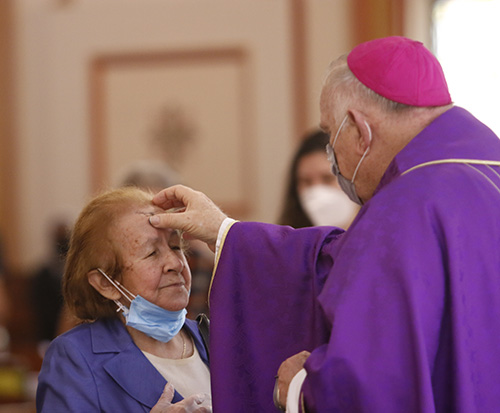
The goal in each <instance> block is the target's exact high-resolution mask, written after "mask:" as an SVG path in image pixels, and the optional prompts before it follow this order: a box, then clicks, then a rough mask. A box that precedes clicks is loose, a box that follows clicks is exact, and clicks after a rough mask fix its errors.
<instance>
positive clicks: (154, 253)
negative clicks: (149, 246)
mask: <svg viewBox="0 0 500 413" xmlns="http://www.w3.org/2000/svg"><path fill="white" fill-rule="evenodd" d="M155 255H156V250H155V251H151V252H150V253H149V254H148V255H146V258H149V257H154V256H155Z"/></svg>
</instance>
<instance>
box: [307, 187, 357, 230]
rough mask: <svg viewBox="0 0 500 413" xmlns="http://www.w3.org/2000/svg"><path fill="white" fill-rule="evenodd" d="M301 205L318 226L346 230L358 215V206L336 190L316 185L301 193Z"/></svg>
mask: <svg viewBox="0 0 500 413" xmlns="http://www.w3.org/2000/svg"><path fill="white" fill-rule="evenodd" d="M299 196H300V203H301V205H302V208H304V211H306V213H307V215H308V216H309V218H310V219H311V221H312V223H313V224H314V225H316V226H321V225H328V226H335V227H341V228H345V226H346V225H347V224H349V221H350V220H351V219H352V217H353V216H354V214H355V213H356V209H357V207H356V205H355V204H354V203H353V202H351V201H349V199H347V197H346V196H345V195H344V194H343V193H342V191H339V190H338V189H336V188H333V187H331V186H329V185H314V186H310V187H309V188H306V189H304V190H303V191H302V192H301V193H300V195H299Z"/></svg>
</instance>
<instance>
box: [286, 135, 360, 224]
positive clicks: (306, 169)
mask: <svg viewBox="0 0 500 413" xmlns="http://www.w3.org/2000/svg"><path fill="white" fill-rule="evenodd" d="M329 139H330V138H329V136H328V135H327V134H326V133H324V132H322V131H315V132H312V133H311V134H309V135H307V136H306V137H305V138H304V140H303V141H302V142H301V144H300V146H299V147H298V148H297V152H296V153H295V155H294V157H293V159H292V163H291V165H290V171H289V174H288V182H287V186H286V192H285V197H284V202H283V208H282V210H281V214H280V217H279V220H278V224H280V225H290V226H291V227H294V228H303V227H312V226H317V225H333V226H337V227H340V228H344V229H346V228H347V227H348V226H349V224H350V223H351V221H352V220H353V219H354V216H355V215H356V213H357V211H358V207H357V205H356V204H355V203H354V202H351V201H350V200H349V198H348V197H347V196H346V195H345V194H344V193H343V192H342V190H341V189H340V187H339V185H338V183H337V178H336V177H335V176H334V175H333V174H332V170H331V165H330V162H329V161H328V159H327V156H326V150H325V148H326V144H327V143H328V141H329Z"/></svg>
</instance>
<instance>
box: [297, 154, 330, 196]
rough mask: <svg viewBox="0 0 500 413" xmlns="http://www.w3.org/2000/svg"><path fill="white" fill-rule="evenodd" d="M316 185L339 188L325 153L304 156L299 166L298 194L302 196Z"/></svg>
mask: <svg viewBox="0 0 500 413" xmlns="http://www.w3.org/2000/svg"><path fill="white" fill-rule="evenodd" d="M314 185H331V186H334V187H338V183H337V178H336V177H335V176H334V175H333V173H332V170H331V166H330V162H329V161H328V159H327V157H326V153H325V152H324V151H317V152H312V153H309V154H307V155H304V156H303V157H302V158H301V159H300V160H299V162H298V164H297V192H298V193H299V194H300V193H301V192H302V191H303V190H304V189H306V188H309V187H310V186H314Z"/></svg>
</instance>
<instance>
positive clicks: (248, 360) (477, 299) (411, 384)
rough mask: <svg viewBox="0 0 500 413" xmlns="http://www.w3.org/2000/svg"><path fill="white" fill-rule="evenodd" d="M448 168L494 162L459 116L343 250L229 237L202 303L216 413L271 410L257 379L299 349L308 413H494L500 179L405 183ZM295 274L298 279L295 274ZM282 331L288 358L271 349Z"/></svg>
mask: <svg viewBox="0 0 500 413" xmlns="http://www.w3.org/2000/svg"><path fill="white" fill-rule="evenodd" d="M443 159H474V160H490V161H496V162H498V161H500V140H499V139H498V138H497V137H496V136H495V134H494V133H493V132H492V131H491V130H490V129H488V128H487V127H486V126H484V125H483V124H481V123H480V122H479V121H477V120H476V119H475V118H474V117H473V116H471V115H470V114H469V113H468V112H467V111H465V110H463V109H461V108H458V107H454V108H452V109H450V110H449V111H447V112H446V113H444V114H443V115H441V116H440V117H438V118H437V119H436V120H434V122H432V123H431V124H430V125H429V126H428V127H427V128H425V129H424V130H423V131H422V132H421V133H420V134H419V135H417V136H416V137H415V138H414V139H413V140H412V141H411V142H410V143H409V144H408V145H407V146H406V147H405V148H404V149H403V150H402V151H401V152H400V153H399V154H398V155H397V156H396V157H395V158H394V160H393V162H392V163H391V164H390V165H389V167H388V169H387V171H386V173H385V175H384V176H383V178H382V180H381V182H380V185H379V187H378V188H377V190H376V192H375V194H374V196H373V197H372V199H371V200H370V201H368V202H367V203H366V204H365V205H364V206H363V208H362V209H361V210H360V212H359V214H358V216H357V217H356V219H355V221H354V222H353V224H352V225H351V227H350V228H349V230H348V231H347V232H346V233H345V234H344V235H343V236H342V237H338V236H337V237H335V236H332V235H333V234H330V239H325V235H326V234H327V232H325V231H326V230H325V229H324V228H313V229H309V230H307V231H304V232H303V233H301V231H303V230H289V229H288V230H287V229H283V227H279V226H265V227H263V226H262V225H259V224H252V223H247V224H243V223H241V224H235V225H233V227H232V228H231V229H230V231H229V233H228V236H227V239H226V241H225V244H224V246H223V250H222V253H221V256H220V260H219V265H218V267H217V270H216V273H215V279H214V284H213V289H212V293H211V298H210V301H211V305H212V311H211V316H212V338H211V342H212V349H211V351H212V355H213V354H214V352H215V353H219V354H218V356H217V360H215V359H213V360H212V363H211V367H212V372H213V374H214V379H215V380H214V382H213V383H212V390H213V393H214V398H215V399H217V400H220V399H218V398H219V396H218V395H221V396H220V397H224V398H225V400H224V401H221V405H220V406H228V407H229V409H225V408H224V407H221V409H220V410H216V411H219V412H222V413H225V412H232V411H238V412H272V411H274V410H273V408H272V401H271V400H270V399H271V398H272V397H271V396H272V384H273V383H272V382H273V380H272V379H271V380H269V378H268V377H262V376H261V374H263V373H264V372H265V373H266V374H274V373H272V371H271V370H273V369H274V372H276V370H277V368H278V366H279V364H280V363H281V362H282V361H283V360H284V359H285V358H286V357H288V356H289V354H285V353H288V349H289V350H290V351H295V350H297V351H295V352H298V351H300V350H302V349H304V344H309V345H311V346H313V347H314V350H313V351H312V354H311V356H310V357H309V359H308V360H307V362H306V365H305V367H306V370H307V378H306V380H305V382H304V385H303V387H302V391H303V396H304V400H305V404H306V406H307V411H309V412H370V413H372V412H375V413H377V412H384V413H391V412H398V413H399V412H405V413H411V412H463V413H474V412H478V413H479V412H498V411H500V367H499V366H500V338H499V337H500V208H499V205H500V189H499V188H500V167H498V166H487V165H473V164H467V165H466V164H463V163H445V164H435V165H429V166H425V167H421V168H418V169H415V170H412V171H409V172H408V173H406V174H405V171H408V170H409V169H410V168H412V167H414V166H416V165H420V164H422V163H424V162H429V161H435V160H443ZM283 233H285V234H286V236H285V237H284V238H285V241H288V242H284V243H280V242H281V240H282V238H283V235H282V234H283ZM304 243H306V245H307V246H314V249H315V252H314V254H313V253H311V251H310V248H308V247H306V245H304ZM270 244H272V246H271V245H270ZM259 248H261V249H266V250H267V251H266V253H263V254H262V256H259V254H258V253H256V252H255V251H256V250H257V249H259ZM328 258H329V259H328ZM254 261H256V262H254ZM297 263H300V266H301V268H303V271H297V270H294V271H291V274H290V266H293V267H294V268H295V266H296V265H297ZM319 269H320V270H319ZM309 271H310V273H309ZM287 275H288V276H289V277H290V279H288V277H287ZM235 278H244V279H246V281H245V282H242V281H241V280H237V281H235V280H234V279H235ZM287 279H288V282H289V283H290V285H288V284H286V283H285V281H284V280H287ZM312 286H314V291H312V290H311V287H312ZM293 289H296V291H295V292H294V291H292V290H293ZM317 289H321V291H320V292H319V291H318V290H317ZM264 290H265V291H264ZM284 290H286V292H285V291H284ZM284 292H285V294H283V293H284ZM260 294H263V298H262V300H260V301H257V300H258V297H260ZM289 294H290V297H293V300H294V301H293V302H292V301H289V302H283V301H282V297H283V295H284V296H288V295H289ZM318 294H319V296H318ZM316 298H317V302H312V301H314V300H315V299H316ZM295 300H297V301H295ZM318 305H319V307H318ZM300 307H302V308H300ZM221 312H224V313H225V314H221ZM296 314H298V315H299V316H304V315H307V316H309V317H310V316H312V317H313V318H312V319H311V321H310V322H307V321H306V320H305V318H304V319H300V320H299V321H297V320H294V319H293V318H294V317H296ZM228 319H231V322H227V320H228ZM282 320H285V321H284V322H283V323H280V322H281V321H282ZM238 321H239V322H238ZM280 324H282V325H283V329H280V327H278V330H279V332H280V336H281V334H286V333H285V332H284V331H281V330H285V328H286V330H287V331H288V336H287V340H286V341H287V342H288V340H290V341H292V342H293V341H295V344H296V348H294V343H288V344H287V348H284V347H281V346H284V344H283V342H278V341H275V337H274V331H275V328H276V326H279V325H280ZM318 329H321V331H318ZM289 331H293V332H294V335H292V334H290V333H289ZM217 346H219V348H216V347H217ZM273 346H280V347H279V348H273ZM233 347H235V348H233ZM305 349H309V348H307V347H305ZM224 352H227V353H228V354H229V355H230V358H228V359H224V356H223V353H224ZM270 352H271V353H270ZM280 353H282V354H280ZM281 355H283V357H282V358H281V359H278V360H274V359H273V357H279V356H281ZM212 357H213V356H212ZM266 363H267V364H268V368H264V367H259V368H258V369H256V367H257V366H263V365H264V364H266ZM268 371H269V372H268ZM222 375H227V376H228V377H230V379H229V380H226V381H223V382H222V381H220V382H219V381H218V380H217V377H219V378H220V377H221V376H222ZM221 384H222V385H224V386H227V387H225V388H221V387H220V385H221ZM249 398H251V400H249ZM261 398H267V399H261ZM214 401H215V400H214ZM223 403H224V404H223ZM225 403H227V404H225ZM214 408H215V409H217V406H216V404H215V403H214Z"/></svg>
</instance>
